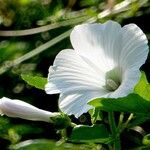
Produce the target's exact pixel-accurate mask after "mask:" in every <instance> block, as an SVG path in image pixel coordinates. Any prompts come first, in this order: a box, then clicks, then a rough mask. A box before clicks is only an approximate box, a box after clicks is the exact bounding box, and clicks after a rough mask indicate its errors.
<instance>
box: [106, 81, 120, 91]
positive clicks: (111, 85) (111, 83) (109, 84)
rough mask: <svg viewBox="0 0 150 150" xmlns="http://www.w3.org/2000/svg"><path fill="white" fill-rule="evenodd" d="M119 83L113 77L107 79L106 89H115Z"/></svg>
mask: <svg viewBox="0 0 150 150" xmlns="http://www.w3.org/2000/svg"><path fill="white" fill-rule="evenodd" d="M119 85H120V83H119V82H115V81H114V80H112V79H106V89H107V90H109V91H115V90H116V89H117V88H118V87H119Z"/></svg>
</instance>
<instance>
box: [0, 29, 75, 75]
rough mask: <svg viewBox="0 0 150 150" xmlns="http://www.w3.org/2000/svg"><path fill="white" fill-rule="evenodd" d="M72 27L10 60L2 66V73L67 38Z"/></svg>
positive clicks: (0, 72) (0, 69) (0, 70)
mask: <svg viewBox="0 0 150 150" xmlns="http://www.w3.org/2000/svg"><path fill="white" fill-rule="evenodd" d="M71 30H72V29H70V30H68V31H66V32H64V33H62V34H60V35H59V36H57V37H55V38H54V39H52V40H50V41H48V42H46V43H45V44H43V45H41V46H39V47H37V48H35V49H33V50H32V51H30V52H28V53H26V54H25V55H23V56H21V57H19V58H17V59H15V60H13V61H9V64H8V65H6V66H5V65H4V66H3V67H1V68H0V74H3V73H4V72H6V71H7V70H8V69H9V68H11V67H13V66H16V65H18V64H20V63H22V62H23V61H25V60H28V59H30V58H32V57H34V56H35V55H37V54H39V53H41V52H43V51H44V50H46V49H47V48H49V47H51V46H53V45H55V44H56V43H58V42H60V41H61V40H63V39H65V38H66V37H68V36H69V35H70V32H71Z"/></svg>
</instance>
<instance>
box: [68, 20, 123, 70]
mask: <svg viewBox="0 0 150 150" xmlns="http://www.w3.org/2000/svg"><path fill="white" fill-rule="evenodd" d="M120 32H121V26H120V25H119V24H118V23H116V22H113V21H108V22H106V23H104V24H96V23H95V24H82V25H78V26H76V27H75V28H74V30H73V31H72V33H71V35H70V38H71V43H72V45H73V48H74V49H75V50H76V51H77V52H78V53H79V55H81V56H83V57H86V58H88V59H89V60H91V62H92V63H94V64H95V65H96V66H98V68H99V69H100V70H102V71H104V72H107V71H109V70H112V69H113V68H114V67H115V66H116V64H117V62H118V60H119V54H120V48H121V34H120Z"/></svg>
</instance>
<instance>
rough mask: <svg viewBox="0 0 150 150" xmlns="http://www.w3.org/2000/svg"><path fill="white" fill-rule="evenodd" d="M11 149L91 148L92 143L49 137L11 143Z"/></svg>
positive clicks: (89, 149) (85, 149) (64, 149)
mask: <svg viewBox="0 0 150 150" xmlns="http://www.w3.org/2000/svg"><path fill="white" fill-rule="evenodd" d="M9 149H10V150H91V149H92V147H91V146H90V145H85V144H82V145H74V144H71V143H62V142H61V141H58V142H54V141H50V140H47V139H36V140H27V141H24V142H20V143H18V144H15V145H11V146H10V148H9Z"/></svg>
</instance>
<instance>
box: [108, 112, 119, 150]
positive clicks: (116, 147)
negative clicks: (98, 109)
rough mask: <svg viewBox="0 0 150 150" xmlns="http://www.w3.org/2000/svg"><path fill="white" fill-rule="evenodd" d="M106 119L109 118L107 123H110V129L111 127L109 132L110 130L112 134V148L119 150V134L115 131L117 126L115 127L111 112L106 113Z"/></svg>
mask: <svg viewBox="0 0 150 150" xmlns="http://www.w3.org/2000/svg"><path fill="white" fill-rule="evenodd" d="M108 119H109V124H110V129H111V132H112V136H113V138H114V146H113V150H121V144H120V136H119V133H117V127H116V123H115V118H114V113H113V112H109V113H108Z"/></svg>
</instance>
